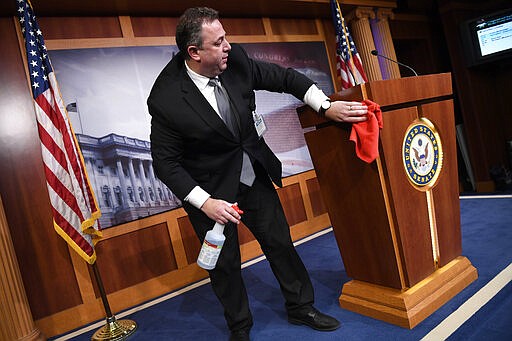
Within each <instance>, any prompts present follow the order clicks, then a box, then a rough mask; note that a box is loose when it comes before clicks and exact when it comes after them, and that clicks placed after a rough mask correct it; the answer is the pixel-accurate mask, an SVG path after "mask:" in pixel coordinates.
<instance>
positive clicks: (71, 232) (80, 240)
mask: <svg viewBox="0 0 512 341" xmlns="http://www.w3.org/2000/svg"><path fill="white" fill-rule="evenodd" d="M52 210H53V220H54V221H55V224H57V225H58V226H59V227H60V228H61V229H62V231H64V232H65V233H66V234H67V235H68V236H69V237H70V238H71V239H72V240H73V242H74V243H75V244H76V245H78V246H79V247H80V249H82V251H84V252H85V253H86V254H87V255H88V256H92V255H93V254H94V248H93V247H92V246H91V244H89V242H88V241H87V240H86V239H85V238H84V237H83V236H82V235H81V234H80V233H78V232H77V231H76V230H75V229H74V228H73V226H72V225H71V224H70V223H69V222H68V221H67V220H66V219H65V218H64V217H63V216H62V215H61V214H60V212H59V211H57V210H56V209H55V208H54V207H53V206H52Z"/></svg>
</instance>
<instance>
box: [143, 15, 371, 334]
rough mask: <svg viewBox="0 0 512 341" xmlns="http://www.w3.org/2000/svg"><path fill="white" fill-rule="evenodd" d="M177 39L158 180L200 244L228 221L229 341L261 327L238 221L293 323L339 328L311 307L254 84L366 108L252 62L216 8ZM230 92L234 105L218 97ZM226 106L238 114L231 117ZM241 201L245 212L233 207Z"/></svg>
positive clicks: (221, 281)
mask: <svg viewBox="0 0 512 341" xmlns="http://www.w3.org/2000/svg"><path fill="white" fill-rule="evenodd" d="M176 43H177V45H178V48H179V50H180V52H179V53H178V54H176V56H175V57H173V59H172V60H171V61H170V62H169V64H167V66H166V67H165V68H164V69H163V71H162V72H161V73H160V75H159V76H158V78H157V80H156V81H155V84H154V85H153V88H152V90H151V94H150V96H149V98H148V107H149V112H150V114H151V115H152V121H151V151H152V156H153V164H154V167H155V170H156V174H157V175H158V177H159V178H160V179H161V180H162V181H163V182H164V183H165V184H166V185H167V186H168V187H169V188H170V189H171V190H172V191H173V193H175V194H176V195H177V196H178V198H180V199H181V200H182V201H183V206H184V208H185V210H186V211H187V213H188V215H189V218H190V220H191V222H192V225H193V227H194V230H195V232H196V234H197V236H198V237H199V239H200V240H201V241H202V240H203V239H204V237H205V235H206V232H207V231H208V230H210V229H211V228H212V226H213V225H214V223H215V222H219V223H221V224H226V226H225V229H224V234H225V236H226V241H225V242H224V246H223V248H222V252H221V254H220V257H219V260H218V262H217V265H216V267H215V269H213V270H210V271H209V275H210V278H211V283H212V287H213V289H214V292H215V294H216V295H217V297H218V298H219V300H220V302H221V303H222V305H223V307H224V315H225V318H226V321H227V324H228V327H229V329H230V331H231V339H233V340H249V331H250V328H251V327H252V325H253V321H252V316H251V312H250V310H249V303H248V299H247V293H246V290H245V286H244V283H243V279H242V276H241V268H240V249H239V242H238V234H237V224H238V223H239V222H240V220H241V221H243V222H244V224H245V225H246V226H247V227H248V228H249V229H250V230H251V232H252V233H253V234H254V236H255V238H256V239H257V240H258V242H259V243H260V245H261V248H262V250H263V252H264V253H265V256H266V257H267V259H268V261H269V263H270V266H271V268H272V271H273V272H274V274H275V276H276V278H277V280H278V281H279V284H280V287H281V291H282V293H283V296H284V298H285V307H286V310H287V313H288V321H289V322H290V323H293V324H305V325H308V326H310V327H312V328H314V329H317V330H323V331H329V330H335V329H337V328H338V327H339V322H338V321H337V320H336V319H334V318H333V317H330V316H327V315H325V314H322V313H321V312H319V311H318V310H317V309H315V308H314V306H313V303H314V294H313V287H312V285H311V281H310V278H309V275H308V273H307V271H306V269H305V267H304V265H303V263H302V261H301V259H300V257H299V256H298V254H297V252H296V251H295V248H294V246H293V243H292V240H291V237H290V231H289V226H288V223H287V222H286V218H285V215H284V212H283V209H282V206H281V204H280V201H279V197H278V196H277V192H276V191H275V189H274V186H273V184H272V181H273V182H274V183H275V184H277V185H278V186H282V182H281V163H280V162H279V160H278V159H277V157H276V156H275V155H274V153H273V152H272V151H271V150H270V148H269V147H268V146H267V144H266V143H265V140H264V139H263V137H261V136H259V135H258V132H257V129H256V127H255V121H253V111H254V110H255V94H254V90H268V91H273V92H286V93H290V94H292V95H294V96H295V97H297V98H298V99H300V100H303V101H304V102H305V103H307V104H309V105H310V106H311V107H312V108H314V109H315V110H317V111H320V112H321V113H322V114H324V115H325V116H326V117H328V118H329V119H332V120H335V121H338V122H360V121H364V120H366V113H367V108H366V107H365V106H364V105H361V103H359V102H343V101H336V102H332V103H331V102H330V101H329V98H328V97H327V96H325V94H324V93H323V92H322V91H321V90H319V89H318V88H317V87H316V85H315V84H314V82H313V81H312V80H310V79H309V78H307V77H305V76H304V75H302V74H301V73H299V72H297V71H295V70H293V69H285V68H282V67H280V66H277V65H274V64H270V63H264V62H260V61H255V60H252V59H250V58H249V57H248V56H247V54H246V52H245V51H244V50H243V49H242V48H241V47H240V46H238V45H236V44H233V45H230V44H229V43H228V41H227V40H226V33H225V31H224V29H223V27H222V24H221V23H220V21H219V18H218V13H217V11H215V10H213V9H210V8H204V7H203V8H191V9H188V10H187V11H185V13H184V14H183V15H182V16H181V17H180V19H179V21H178V25H177V28H176ZM211 79H215V80H213V81H212V80H211ZM219 83H220V84H219ZM222 89H224V90H225V91H226V93H227V94H228V97H229V101H225V100H224V99H222V98H220V99H219V97H216V96H217V94H216V91H224V90H222ZM224 98H225V97H224ZM225 102H227V104H226V103H225ZM226 106H227V107H228V109H223V108H224V107H226ZM225 111H227V112H229V113H230V114H228V115H231V116H229V117H228V118H226V117H225V116H223V115H225V113H224V112H225ZM230 121H231V123H230ZM235 202H236V203H238V205H239V207H240V208H241V209H242V210H243V211H244V214H243V217H241V216H240V215H239V214H238V213H237V211H236V210H234V209H233V208H232V207H231V205H232V203H235Z"/></svg>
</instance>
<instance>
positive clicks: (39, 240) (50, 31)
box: [0, 16, 334, 337]
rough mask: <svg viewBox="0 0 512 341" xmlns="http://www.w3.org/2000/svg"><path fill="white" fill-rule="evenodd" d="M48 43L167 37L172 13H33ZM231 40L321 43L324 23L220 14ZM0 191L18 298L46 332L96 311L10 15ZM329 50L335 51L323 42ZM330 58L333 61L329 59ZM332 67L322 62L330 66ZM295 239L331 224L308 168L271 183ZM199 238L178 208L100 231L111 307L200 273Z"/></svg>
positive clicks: (0, 77)
mask: <svg viewBox="0 0 512 341" xmlns="http://www.w3.org/2000/svg"><path fill="white" fill-rule="evenodd" d="M39 24H40V26H41V29H42V31H43V32H44V37H45V41H46V45H47V47H48V49H49V50H52V49H69V48H77V49H80V48H93V47H115V46H138V45H146V46H147V45H168V44H174V43H175V40H174V29H175V25H176V18H169V17H133V18H132V17H128V16H121V17H59V18H56V17H41V18H39ZM223 24H224V26H225V28H226V30H227V31H228V33H229V36H228V39H229V40H230V41H231V42H281V41H325V39H324V30H326V29H327V30H328V29H329V28H328V27H330V26H331V24H330V22H329V21H327V22H322V21H319V20H313V19H301V20H291V19H269V18H250V19H234V18H230V19H226V20H223ZM0 38H1V39H2V50H3V51H2V57H1V58H2V64H3V66H4V68H5V69H4V71H3V72H2V73H0V120H1V124H0V172H1V174H2V177H0V192H1V193H2V197H3V199H4V207H5V211H6V215H7V220H8V223H9V228H10V231H11V235H12V239H13V243H14V245H15V249H16V254H17V257H18V260H19V263H20V269H21V273H22V277H23V281H24V284H25V288H26V291H27V297H28V300H29V303H30V306H31V309H32V313H33V316H34V319H35V320H36V324H37V326H38V327H39V328H40V329H41V331H42V332H43V333H44V334H45V335H46V336H48V337H50V336H54V335H57V334H61V333H65V332H67V331H69V330H71V329H74V328H77V327H80V326H82V325H84V324H87V323H90V322H93V321H96V320H101V319H103V318H104V317H105V316H104V314H105V313H104V310H103V306H102V304H101V300H100V299H99V291H98V288H97V284H96V283H95V280H94V276H93V273H92V271H91V269H90V267H89V266H88V265H87V264H86V263H85V262H84V261H83V260H82V259H81V258H80V257H79V256H78V255H77V254H76V253H75V252H73V251H72V250H71V249H69V248H68V246H67V244H66V243H65V242H64V241H63V240H62V239H61V238H60V237H59V236H58V235H57V234H56V233H55V232H54V230H53V228H52V218H51V211H50V204H49V200H48V193H47V190H46V184H45V179H44V173H43V171H42V160H41V151H40V145H39V138H38V135H37V130H36V124H35V114H34V108H33V103H32V99H31V95H30V89H29V86H28V81H27V78H26V71H25V67H24V64H23V59H22V55H21V52H20V47H19V40H18V39H19V38H18V33H17V31H16V25H15V21H14V20H13V19H12V18H1V19H0ZM327 49H328V54H329V55H330V54H332V53H331V51H334V46H333V42H332V41H331V40H330V39H329V42H328V43H327ZM331 64H332V63H331ZM333 67H334V66H333V65H331V69H333ZM278 194H279V197H280V199H281V202H282V204H283V207H284V210H285V214H286V216H287V219H288V221H289V223H290V225H291V233H292V237H293V239H294V240H297V239H299V238H303V237H305V236H307V235H310V234H312V233H314V232H316V231H319V230H321V229H324V228H326V227H328V226H330V221H329V217H328V215H327V213H326V209H325V206H324V204H323V202H322V199H321V195H320V192H319V186H318V182H317V180H316V176H315V172H314V171H308V172H305V173H302V174H298V175H295V176H292V177H289V178H285V179H284V187H283V188H280V189H278ZM239 235H240V241H241V250H242V257H243V260H244V261H246V260H249V259H251V258H254V257H257V256H259V255H260V254H261V250H260V248H259V245H258V244H257V242H256V241H255V240H254V237H253V236H252V235H251V233H250V232H249V230H248V229H247V228H245V227H243V226H242V227H241V228H240V229H239ZM199 247H200V245H199V241H198V240H197V237H196V236H195V234H194V232H193V229H192V226H191V224H190V221H189V220H188V217H187V216H186V213H185V211H184V210H183V209H181V208H180V209H176V210H172V211H168V212H165V213H161V214H158V215H154V216H150V217H147V218H143V219H139V220H136V221H132V222H129V223H125V224H122V225H118V226H115V227H112V228H109V229H107V230H105V231H104V238H103V239H102V240H101V241H100V242H99V243H98V244H97V246H96V250H97V255H98V260H97V264H98V268H99V270H100V273H101V274H102V280H103V282H104V283H103V284H104V286H105V290H106V292H107V294H108V298H109V302H110V305H111V307H112V310H113V311H114V313H115V312H118V311H120V310H124V309H127V308H129V307H132V306H134V305H137V304H140V303H142V302H145V301H148V300H151V299H153V298H155V297H157V296H160V295H163V294H165V293H168V292H170V291H172V290H176V289H178V288H180V287H183V286H185V285H187V284H190V283H192V282H195V281H198V280H200V279H203V278H206V277H207V273H206V271H204V270H202V269H200V268H199V267H198V266H197V265H196V264H195V260H196V258H197V254H198V251H199Z"/></svg>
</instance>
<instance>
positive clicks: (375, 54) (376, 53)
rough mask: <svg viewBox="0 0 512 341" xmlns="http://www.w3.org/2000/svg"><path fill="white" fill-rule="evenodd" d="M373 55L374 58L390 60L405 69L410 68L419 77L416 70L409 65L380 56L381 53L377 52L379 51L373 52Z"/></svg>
mask: <svg viewBox="0 0 512 341" xmlns="http://www.w3.org/2000/svg"><path fill="white" fill-rule="evenodd" d="M371 54H373V55H374V56H378V57H382V58H384V59H387V60H389V61H392V62H393V63H397V64H398V65H402V66H404V67H406V68H408V69H409V70H411V71H412V72H413V73H414V75H415V76H417V75H418V74H417V73H416V71H414V69H413V68H412V67H410V66H409V65H405V64H404V63H400V62H399V61H396V60H394V59H391V58H388V57H386V56H383V55H381V54H379V51H377V50H372V52H371Z"/></svg>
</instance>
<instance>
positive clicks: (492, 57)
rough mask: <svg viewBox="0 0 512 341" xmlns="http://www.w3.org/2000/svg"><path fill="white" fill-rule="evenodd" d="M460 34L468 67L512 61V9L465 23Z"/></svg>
mask: <svg viewBox="0 0 512 341" xmlns="http://www.w3.org/2000/svg"><path fill="white" fill-rule="evenodd" d="M461 34H462V42H463V44H464V50H465V54H466V61H467V64H468V66H475V65H480V64H484V63H489V62H495V61H498V60H503V59H506V58H510V59H512V8H510V9H508V10H504V11H500V12H496V13H491V14H487V15H483V16H480V17H477V18H474V19H471V20H467V21H465V22H464V23H462V25H461Z"/></svg>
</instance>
